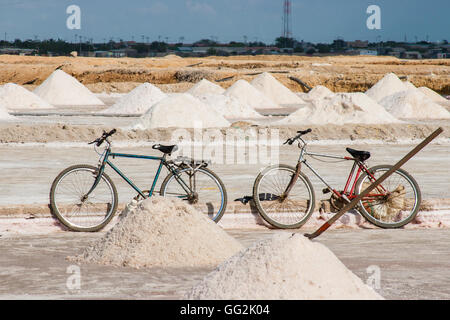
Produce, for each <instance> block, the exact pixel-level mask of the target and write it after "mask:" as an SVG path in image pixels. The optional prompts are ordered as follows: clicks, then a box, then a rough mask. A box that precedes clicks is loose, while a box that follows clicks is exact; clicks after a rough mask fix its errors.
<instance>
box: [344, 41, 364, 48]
mask: <svg viewBox="0 0 450 320" xmlns="http://www.w3.org/2000/svg"><path fill="white" fill-rule="evenodd" d="M347 46H349V47H350V48H355V49H358V48H367V47H368V46H369V41H367V40H366V41H361V40H356V41H348V42H347Z"/></svg>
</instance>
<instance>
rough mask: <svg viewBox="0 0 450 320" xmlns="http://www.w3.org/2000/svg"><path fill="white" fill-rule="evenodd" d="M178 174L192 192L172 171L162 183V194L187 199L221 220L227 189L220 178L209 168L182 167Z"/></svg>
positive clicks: (217, 219)
mask: <svg viewBox="0 0 450 320" xmlns="http://www.w3.org/2000/svg"><path fill="white" fill-rule="evenodd" d="M178 176H179V178H181V179H182V180H183V181H184V182H185V183H186V185H187V186H188V187H189V189H190V190H192V192H189V191H188V192H187V191H186V190H185V189H184V188H183V187H182V186H181V185H180V183H179V182H178V180H177V179H176V177H175V175H174V174H173V173H170V174H169V175H167V177H166V178H165V179H164V181H163V183H162V184H161V191H160V194H161V196H163V197H177V198H179V199H182V200H186V201H187V202H188V203H189V204H191V205H192V206H194V207H195V208H196V209H197V210H198V211H200V212H202V213H204V214H206V215H207V216H208V217H209V218H210V219H212V220H213V221H214V222H219V220H220V219H221V218H222V216H223V214H224V212H225V209H226V207H227V191H226V189H225V186H224V184H223V182H222V181H221V180H220V178H219V177H218V176H217V175H216V174H215V173H214V172H212V171H211V170H209V169H207V168H199V169H197V170H195V171H193V169H191V168H185V169H181V170H180V171H178Z"/></svg>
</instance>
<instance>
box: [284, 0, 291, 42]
mask: <svg viewBox="0 0 450 320" xmlns="http://www.w3.org/2000/svg"><path fill="white" fill-rule="evenodd" d="M291 8H292V3H291V1H290V0H284V4H283V38H292V30H291V25H292V11H291Z"/></svg>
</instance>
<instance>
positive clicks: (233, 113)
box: [197, 94, 263, 119]
mask: <svg viewBox="0 0 450 320" xmlns="http://www.w3.org/2000/svg"><path fill="white" fill-rule="evenodd" d="M197 98H198V99H200V101H202V102H204V103H205V104H206V105H208V106H211V107H212V108H214V110H216V111H217V112H218V113H220V114H221V115H222V116H223V117H224V118H226V119H246V118H255V119H256V118H263V116H262V115H261V114H259V113H258V112H256V111H255V109H253V108H251V107H250V106H249V105H247V104H245V103H242V102H241V101H239V100H238V99H236V98H235V97H229V96H225V95H223V94H204V95H199V96H197Z"/></svg>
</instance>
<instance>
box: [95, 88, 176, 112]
mask: <svg viewBox="0 0 450 320" xmlns="http://www.w3.org/2000/svg"><path fill="white" fill-rule="evenodd" d="M164 98H167V94H165V93H164V92H162V91H161V90H160V89H159V88H158V87H156V86H154V85H152V84H150V83H148V82H146V83H143V84H141V85H140V86H138V87H136V88H135V89H134V90H132V91H131V92H130V93H128V94H127V95H125V96H123V97H122V98H120V100H119V101H117V103H116V104H114V105H113V106H111V107H109V108H108V109H106V110H103V111H101V113H110V114H143V113H145V112H147V110H148V109H150V107H151V106H152V105H153V104H155V103H157V102H159V101H161V100H162V99H164Z"/></svg>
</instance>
